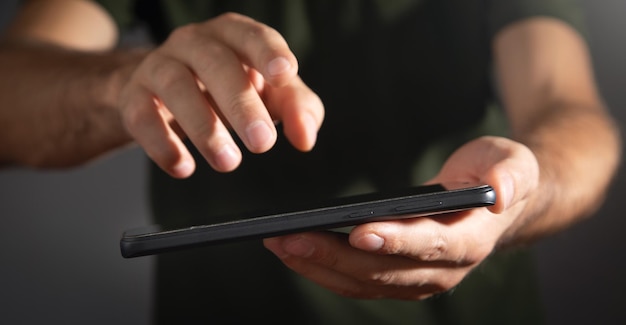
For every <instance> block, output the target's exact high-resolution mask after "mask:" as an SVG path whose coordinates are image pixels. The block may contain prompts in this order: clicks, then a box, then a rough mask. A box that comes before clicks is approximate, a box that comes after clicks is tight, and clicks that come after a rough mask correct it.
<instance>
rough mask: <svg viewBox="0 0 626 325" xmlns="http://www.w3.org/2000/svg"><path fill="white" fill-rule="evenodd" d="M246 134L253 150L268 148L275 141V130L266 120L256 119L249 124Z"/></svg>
mask: <svg viewBox="0 0 626 325" xmlns="http://www.w3.org/2000/svg"><path fill="white" fill-rule="evenodd" d="M246 136H247V137H248V143H249V144H250V146H251V148H250V149H251V150H252V151H253V152H259V151H263V150H267V149H269V147H271V146H272V144H273V142H274V140H273V139H274V132H272V129H270V127H269V125H267V123H265V122H264V121H256V122H252V123H251V124H250V125H248V127H247V128H246Z"/></svg>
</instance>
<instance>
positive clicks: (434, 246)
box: [417, 234, 448, 261]
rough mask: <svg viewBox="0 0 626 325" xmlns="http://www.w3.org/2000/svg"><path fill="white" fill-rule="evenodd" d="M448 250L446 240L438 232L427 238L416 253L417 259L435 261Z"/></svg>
mask: <svg viewBox="0 0 626 325" xmlns="http://www.w3.org/2000/svg"><path fill="white" fill-rule="evenodd" d="M447 252H448V240H447V239H446V238H445V237H444V236H443V235H442V234H438V235H436V236H434V237H432V238H431V239H429V240H428V242H427V243H426V245H425V246H424V249H423V250H422V251H421V252H420V253H419V254H418V256H417V257H418V259H419V260H422V261H437V260H439V259H441V258H442V257H443V256H445V254H446V253H447Z"/></svg>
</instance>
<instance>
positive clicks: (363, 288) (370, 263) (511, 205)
mask: <svg viewBox="0 0 626 325" xmlns="http://www.w3.org/2000/svg"><path fill="white" fill-rule="evenodd" d="M538 180H539V169H538V165H537V160H536V159H535V156H534V155H533V153H532V152H531V151H530V150H529V149H528V148H527V147H525V146H524V145H522V144H519V143H517V142H514V141H511V140H508V139H504V138H496V137H483V138H480V139H477V140H475V141H472V142H470V143H468V144H466V145H464V146H463V147H461V148H459V149H458V150H457V151H456V152H455V153H454V154H453V155H452V156H451V157H450V158H449V159H448V161H447V162H446V164H445V165H444V167H443V168H442V170H441V172H440V173H439V175H437V176H436V177H435V178H434V179H433V180H431V183H436V182H446V181H480V182H484V183H487V184H490V185H491V186H493V187H494V188H495V190H496V193H497V203H496V205H495V206H492V207H490V208H489V209H488V208H479V209H474V210H470V211H465V212H458V213H452V214H446V215H438V216H434V217H418V218H414V219H403V220H397V221H385V222H374V223H368V224H364V225H360V226H358V227H356V228H354V229H353V230H352V232H351V233H350V235H345V234H338V233H332V232H311V233H304V234H297V235H289V236H284V237H277V238H271V239H267V240H265V246H266V247H267V248H268V249H270V250H271V251H272V252H273V253H274V254H276V255H277V256H278V257H279V258H280V259H281V260H282V261H283V262H284V263H285V264H286V265H287V266H289V267H290V268H291V269H293V270H294V271H296V272H298V273H300V274H302V275H303V276H305V277H307V278H309V279H311V280H313V281H315V282H316V283H318V284H320V285H322V286H324V287H326V288H328V289H331V290H333V291H335V292H337V293H338V294H341V295H344V296H349V297H357V298H395V299H411V300H414V299H424V298H427V297H429V296H431V295H433V294H436V293H439V292H443V291H447V290H449V289H451V288H453V287H454V286H456V285H457V284H458V283H459V282H460V281H461V280H462V279H463V278H464V277H465V276H466V275H467V274H468V273H469V272H470V271H471V270H472V269H473V268H474V267H476V266H477V265H478V264H480V263H481V262H482V261H483V260H484V259H485V258H486V257H487V256H489V254H490V253H491V252H492V251H493V250H494V248H495V247H496V246H497V245H498V244H499V241H500V240H501V238H502V235H503V234H504V233H505V232H506V231H507V230H508V229H509V227H510V226H511V225H512V224H513V223H514V221H515V220H516V219H517V218H518V217H520V216H521V215H522V214H521V213H522V211H524V209H525V207H526V205H527V202H528V199H529V197H531V196H532V194H533V191H534V190H535V189H536V187H537V184H538Z"/></svg>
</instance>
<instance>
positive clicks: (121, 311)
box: [0, 0, 626, 324]
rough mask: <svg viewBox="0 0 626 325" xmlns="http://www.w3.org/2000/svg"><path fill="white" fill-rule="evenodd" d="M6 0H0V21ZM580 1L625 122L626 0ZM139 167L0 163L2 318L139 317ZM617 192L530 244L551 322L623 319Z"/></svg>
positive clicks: (100, 320) (606, 90) (139, 160)
mask: <svg viewBox="0 0 626 325" xmlns="http://www.w3.org/2000/svg"><path fill="white" fill-rule="evenodd" d="M15 3H16V1H14V0H2V1H1V3H0V28H2V27H3V26H4V25H5V23H6V21H7V20H8V19H10V17H11V15H12V13H13V10H14V9H15V6H16V4H15ZM583 3H584V5H585V7H586V8H587V15H588V20H589V26H590V32H591V49H592V54H593V59H594V64H595V66H596V72H597V77H598V82H599V84H600V87H601V90H602V93H603V94H604V96H605V99H606V102H607V103H608V106H609V107H611V109H612V110H613V112H614V114H615V115H616V117H617V118H618V121H619V123H620V126H621V127H622V129H624V126H625V124H626V63H625V62H623V59H624V58H626V20H624V19H623V16H624V14H625V13H626V1H623V0H586V1H583ZM0 73H2V72H1V71H0ZM145 167H146V162H145V160H144V156H143V153H142V152H141V151H140V150H138V149H128V150H124V151H122V152H120V153H119V154H117V155H111V156H109V157H106V158H105V159H103V160H100V161H97V162H95V163H92V164H90V165H87V166H84V167H81V168H77V169H72V170H66V171H47V172H43V171H32V170H19V169H18V170H16V169H12V170H2V171H0V323H3V324H44V323H45V324H51V323H55V324H56V323H63V324H113V323H114V324H147V323H148V314H149V310H150V293H151V285H150V284H151V279H152V274H151V266H152V262H153V261H152V259H151V258H150V257H148V258H141V259H132V260H124V259H122V258H121V257H120V256H119V251H118V247H117V244H118V239H119V236H120V234H121V232H122V231H123V230H124V229H126V228H129V227H134V226H139V225H143V224H146V223H147V222H148V213H149V210H148V207H147V203H146V193H145V182H146V174H145V173H146V170H145ZM625 193H626V175H625V172H624V171H621V172H620V175H619V177H618V179H617V181H616V183H615V184H614V186H613V191H612V193H611V195H610V196H609V198H608V200H607V202H606V204H605V205H604V206H603V207H602V209H601V210H600V211H599V212H598V213H597V214H596V215H595V216H594V218H592V219H590V220H588V221H585V222H583V223H581V224H578V225H576V226H574V227H573V228H572V229H570V230H568V231H566V232H563V233H561V234H559V235H556V236H554V237H552V238H549V239H546V240H544V241H542V242H540V243H539V244H538V245H536V247H535V249H536V251H537V258H538V270H539V274H540V276H541V278H540V280H541V284H542V294H543V297H544V300H545V304H546V307H547V309H548V315H549V320H550V324H590V323H596V324H618V323H621V324H624V323H626V315H624V313H623V305H624V302H626V299H624V298H622V293H623V292H625V291H626V279H625V278H624V276H623V275H624V274H626V262H625V258H624V257H625V253H624V248H626V244H624V241H623V240H624V238H625V237H626V236H625V235H624V230H625V229H626V219H625V218H623V214H624V212H623V210H624V208H625V207H626V203H625V202H624V198H626V196H625Z"/></svg>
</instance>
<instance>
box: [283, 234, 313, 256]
mask: <svg viewBox="0 0 626 325" xmlns="http://www.w3.org/2000/svg"><path fill="white" fill-rule="evenodd" d="M283 249H284V250H285V252H287V254H290V255H293V256H298V257H309V256H311V255H313V252H315V246H314V245H313V243H311V242H310V241H309V240H307V239H305V238H302V237H296V238H293V239H288V240H286V241H285V242H284V243H283Z"/></svg>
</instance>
